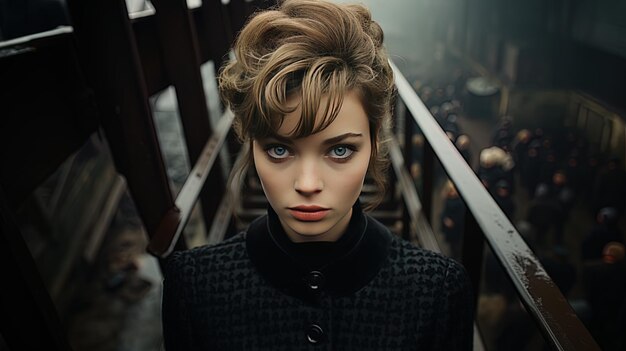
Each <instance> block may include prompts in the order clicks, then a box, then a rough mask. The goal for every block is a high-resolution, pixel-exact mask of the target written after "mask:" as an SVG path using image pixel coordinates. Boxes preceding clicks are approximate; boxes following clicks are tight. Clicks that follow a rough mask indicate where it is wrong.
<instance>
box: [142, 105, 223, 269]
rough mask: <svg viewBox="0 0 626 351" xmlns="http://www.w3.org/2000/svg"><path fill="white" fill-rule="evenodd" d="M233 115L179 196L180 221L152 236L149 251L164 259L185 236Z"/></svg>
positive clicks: (218, 129)
mask: <svg viewBox="0 0 626 351" xmlns="http://www.w3.org/2000/svg"><path fill="white" fill-rule="evenodd" d="M233 117H234V116H233V114H232V112H230V110H227V111H226V113H224V115H223V116H222V118H221V119H220V122H219V124H218V125H217V127H216V128H215V132H214V133H213V135H212V136H211V138H210V139H209V141H208V142H207V143H206V145H205V147H204V150H203V151H202V154H201V155H200V157H199V158H198V161H197V162H196V164H195V165H194V167H193V169H192V170H191V172H190V174H189V177H187V180H186V181H185V184H184V185H183V187H182V189H181V190H180V192H179V193H178V196H177V197H176V208H177V209H180V210H179V212H178V213H177V214H176V215H177V216H178V218H179V219H180V220H179V221H178V222H176V223H175V221H173V220H172V221H170V222H169V225H168V226H167V227H164V228H163V230H161V231H159V232H157V233H156V234H155V235H154V236H153V237H152V239H151V241H150V244H149V245H148V251H150V253H152V254H153V255H155V256H158V257H161V258H165V257H167V256H168V255H169V254H170V253H171V252H172V251H173V250H174V246H175V245H176V243H177V242H178V241H179V239H180V238H181V237H182V236H181V233H182V231H183V228H184V227H185V225H186V223H187V221H188V220H189V216H190V215H191V211H192V210H193V206H194V204H195V203H196V200H197V199H198V195H199V194H200V191H201V190H202V188H203V187H204V184H205V182H206V179H207V177H208V176H209V173H210V172H211V170H212V169H214V167H213V165H214V164H215V160H216V159H217V156H218V154H219V151H220V148H221V147H222V145H223V144H224V140H226V136H227V135H228V131H229V130H230V127H231V124H232V121H233ZM172 217H175V215H172Z"/></svg>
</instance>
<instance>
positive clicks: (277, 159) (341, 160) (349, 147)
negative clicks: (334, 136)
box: [263, 144, 357, 163]
mask: <svg viewBox="0 0 626 351" xmlns="http://www.w3.org/2000/svg"><path fill="white" fill-rule="evenodd" d="M276 148H282V149H284V150H285V153H286V154H285V156H283V157H277V156H273V155H272V153H274V154H275V149H276ZM338 148H345V149H346V152H347V153H348V155H347V156H344V157H333V156H328V158H330V159H332V160H333V161H334V162H337V163H345V162H348V161H349V160H350V159H351V158H352V157H353V155H354V153H355V152H357V147H356V146H354V145H350V144H338V145H334V146H332V147H331V148H330V149H329V150H328V152H327V154H329V153H331V152H333V151H335V150H337V149H338ZM263 149H264V150H265V153H266V154H267V157H269V158H270V160H271V161H273V162H284V161H285V160H287V159H288V158H289V157H290V156H291V149H290V148H289V147H287V146H285V145H282V144H268V145H266V146H265V147H264V148H263Z"/></svg>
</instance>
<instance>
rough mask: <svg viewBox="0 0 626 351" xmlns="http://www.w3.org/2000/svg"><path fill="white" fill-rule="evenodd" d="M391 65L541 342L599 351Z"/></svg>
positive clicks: (402, 93) (409, 105) (400, 89)
mask: <svg viewBox="0 0 626 351" xmlns="http://www.w3.org/2000/svg"><path fill="white" fill-rule="evenodd" d="M391 65H392V67H393V70H394V74H395V77H396V87H397V88H398V93H399V95H400V97H401V98H402V100H403V101H404V103H405V104H406V105H407V108H408V109H409V110H410V111H411V114H412V115H413V118H414V119H415V121H416V122H417V124H418V125H419V127H420V129H421V130H422V131H423V133H424V136H425V138H426V141H427V142H426V145H431V146H432V149H433V151H434V152H435V154H436V155H437V157H438V159H439V160H440V161H441V163H442V165H443V167H444V169H445V170H446V172H447V173H448V176H449V177H450V178H451V179H452V181H453V182H454V184H455V186H456V187H457V189H458V191H459V194H460V195H461V197H462V198H463V200H464V201H465V204H466V205H467V206H468V209H469V211H471V213H472V214H473V216H474V218H475V219H476V222H477V224H478V226H479V227H480V228H481V230H482V232H483V233H484V236H485V239H486V240H487V243H488V244H489V245H490V247H491V248H492V250H493V252H494V254H495V255H496V257H497V259H498V260H499V262H500V264H501V265H502V267H503V268H504V270H505V272H506V274H507V275H508V276H509V278H510V279H511V281H512V282H513V285H514V286H515V289H516V290H517V293H518V295H519V297H520V299H521V301H522V303H523V304H524V306H525V307H526V309H527V311H528V312H529V314H530V315H531V316H532V317H533V319H534V320H535V322H536V324H537V327H538V328H539V330H541V332H542V334H543V335H544V338H545V339H546V341H547V342H548V343H549V344H550V345H551V346H552V348H553V349H555V350H581V351H582V350H599V347H598V345H597V343H596V342H595V340H593V338H592V337H591V335H590V333H589V331H588V330H587V329H586V328H585V326H584V325H583V324H582V322H581V321H580V320H579V319H578V318H577V317H576V314H575V313H574V311H573V310H572V308H571V307H570V305H569V304H568V303H567V300H566V299H565V298H564V297H563V295H562V294H561V292H560V291H559V289H558V288H557V287H556V285H555V284H554V283H553V282H552V280H551V279H550V277H549V276H548V274H547V273H546V271H545V269H544V268H543V267H542V266H541V264H540V263H539V260H538V259H537V257H535V255H534V254H533V252H532V251H531V250H530V249H529V248H528V246H527V245H526V242H525V241H524V240H523V239H522V238H521V237H520V235H519V233H518V232H517V230H516V229H515V227H514V226H513V224H511V222H510V221H509V219H508V218H507V217H506V215H505V214H504V213H503V212H502V210H501V209H500V208H499V207H498V205H497V204H496V203H495V201H494V200H493V198H492V197H491V196H490V195H489V193H488V192H487V190H486V189H485V188H484V187H483V186H482V185H481V183H480V181H479V180H478V178H477V177H476V175H475V174H474V172H473V171H472V169H471V168H470V167H469V165H468V164H467V163H466V162H465V160H464V159H463V157H462V156H461V155H460V154H459V152H458V151H457V150H456V148H455V147H454V145H452V143H451V142H450V140H449V139H448V138H447V137H446V135H445V134H444V132H443V130H442V129H441V128H440V127H439V125H438V124H437V122H436V121H435V119H434V118H433V117H432V115H431V114H430V112H429V111H428V109H427V108H426V106H424V104H423V103H422V101H421V100H420V99H419V97H418V96H417V94H416V93H415V91H414V90H413V88H412V87H411V85H410V84H409V82H407V80H406V79H405V78H404V76H403V75H402V73H401V72H400V70H399V69H398V68H397V67H396V66H395V65H394V64H393V62H391ZM431 190H432V189H431ZM470 274H473V273H471V272H470Z"/></svg>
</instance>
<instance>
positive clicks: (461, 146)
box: [455, 134, 472, 167]
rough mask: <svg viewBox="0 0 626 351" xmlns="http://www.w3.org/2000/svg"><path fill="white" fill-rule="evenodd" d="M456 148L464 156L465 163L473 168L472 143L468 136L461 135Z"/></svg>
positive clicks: (457, 139)
mask: <svg viewBox="0 0 626 351" xmlns="http://www.w3.org/2000/svg"><path fill="white" fill-rule="evenodd" d="M455 146H456V148H457V150H459V152H460V153H461V156H463V159H464V160H465V162H467V164H468V165H470V167H471V166H472V151H471V150H470V146H471V141H470V138H469V136H468V135H467V134H461V135H459V136H458V137H457V138H456V143H455Z"/></svg>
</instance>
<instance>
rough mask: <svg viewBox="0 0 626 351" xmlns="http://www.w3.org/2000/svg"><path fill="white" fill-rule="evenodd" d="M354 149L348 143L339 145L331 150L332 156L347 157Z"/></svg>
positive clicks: (337, 157)
mask: <svg viewBox="0 0 626 351" xmlns="http://www.w3.org/2000/svg"><path fill="white" fill-rule="evenodd" d="M353 152H354V150H353V149H352V148H350V147H349V146H347V145H338V146H335V147H333V148H332V149H331V150H330V157H332V158H336V159H346V158H348V157H350V156H351V155H352V153H353Z"/></svg>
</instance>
